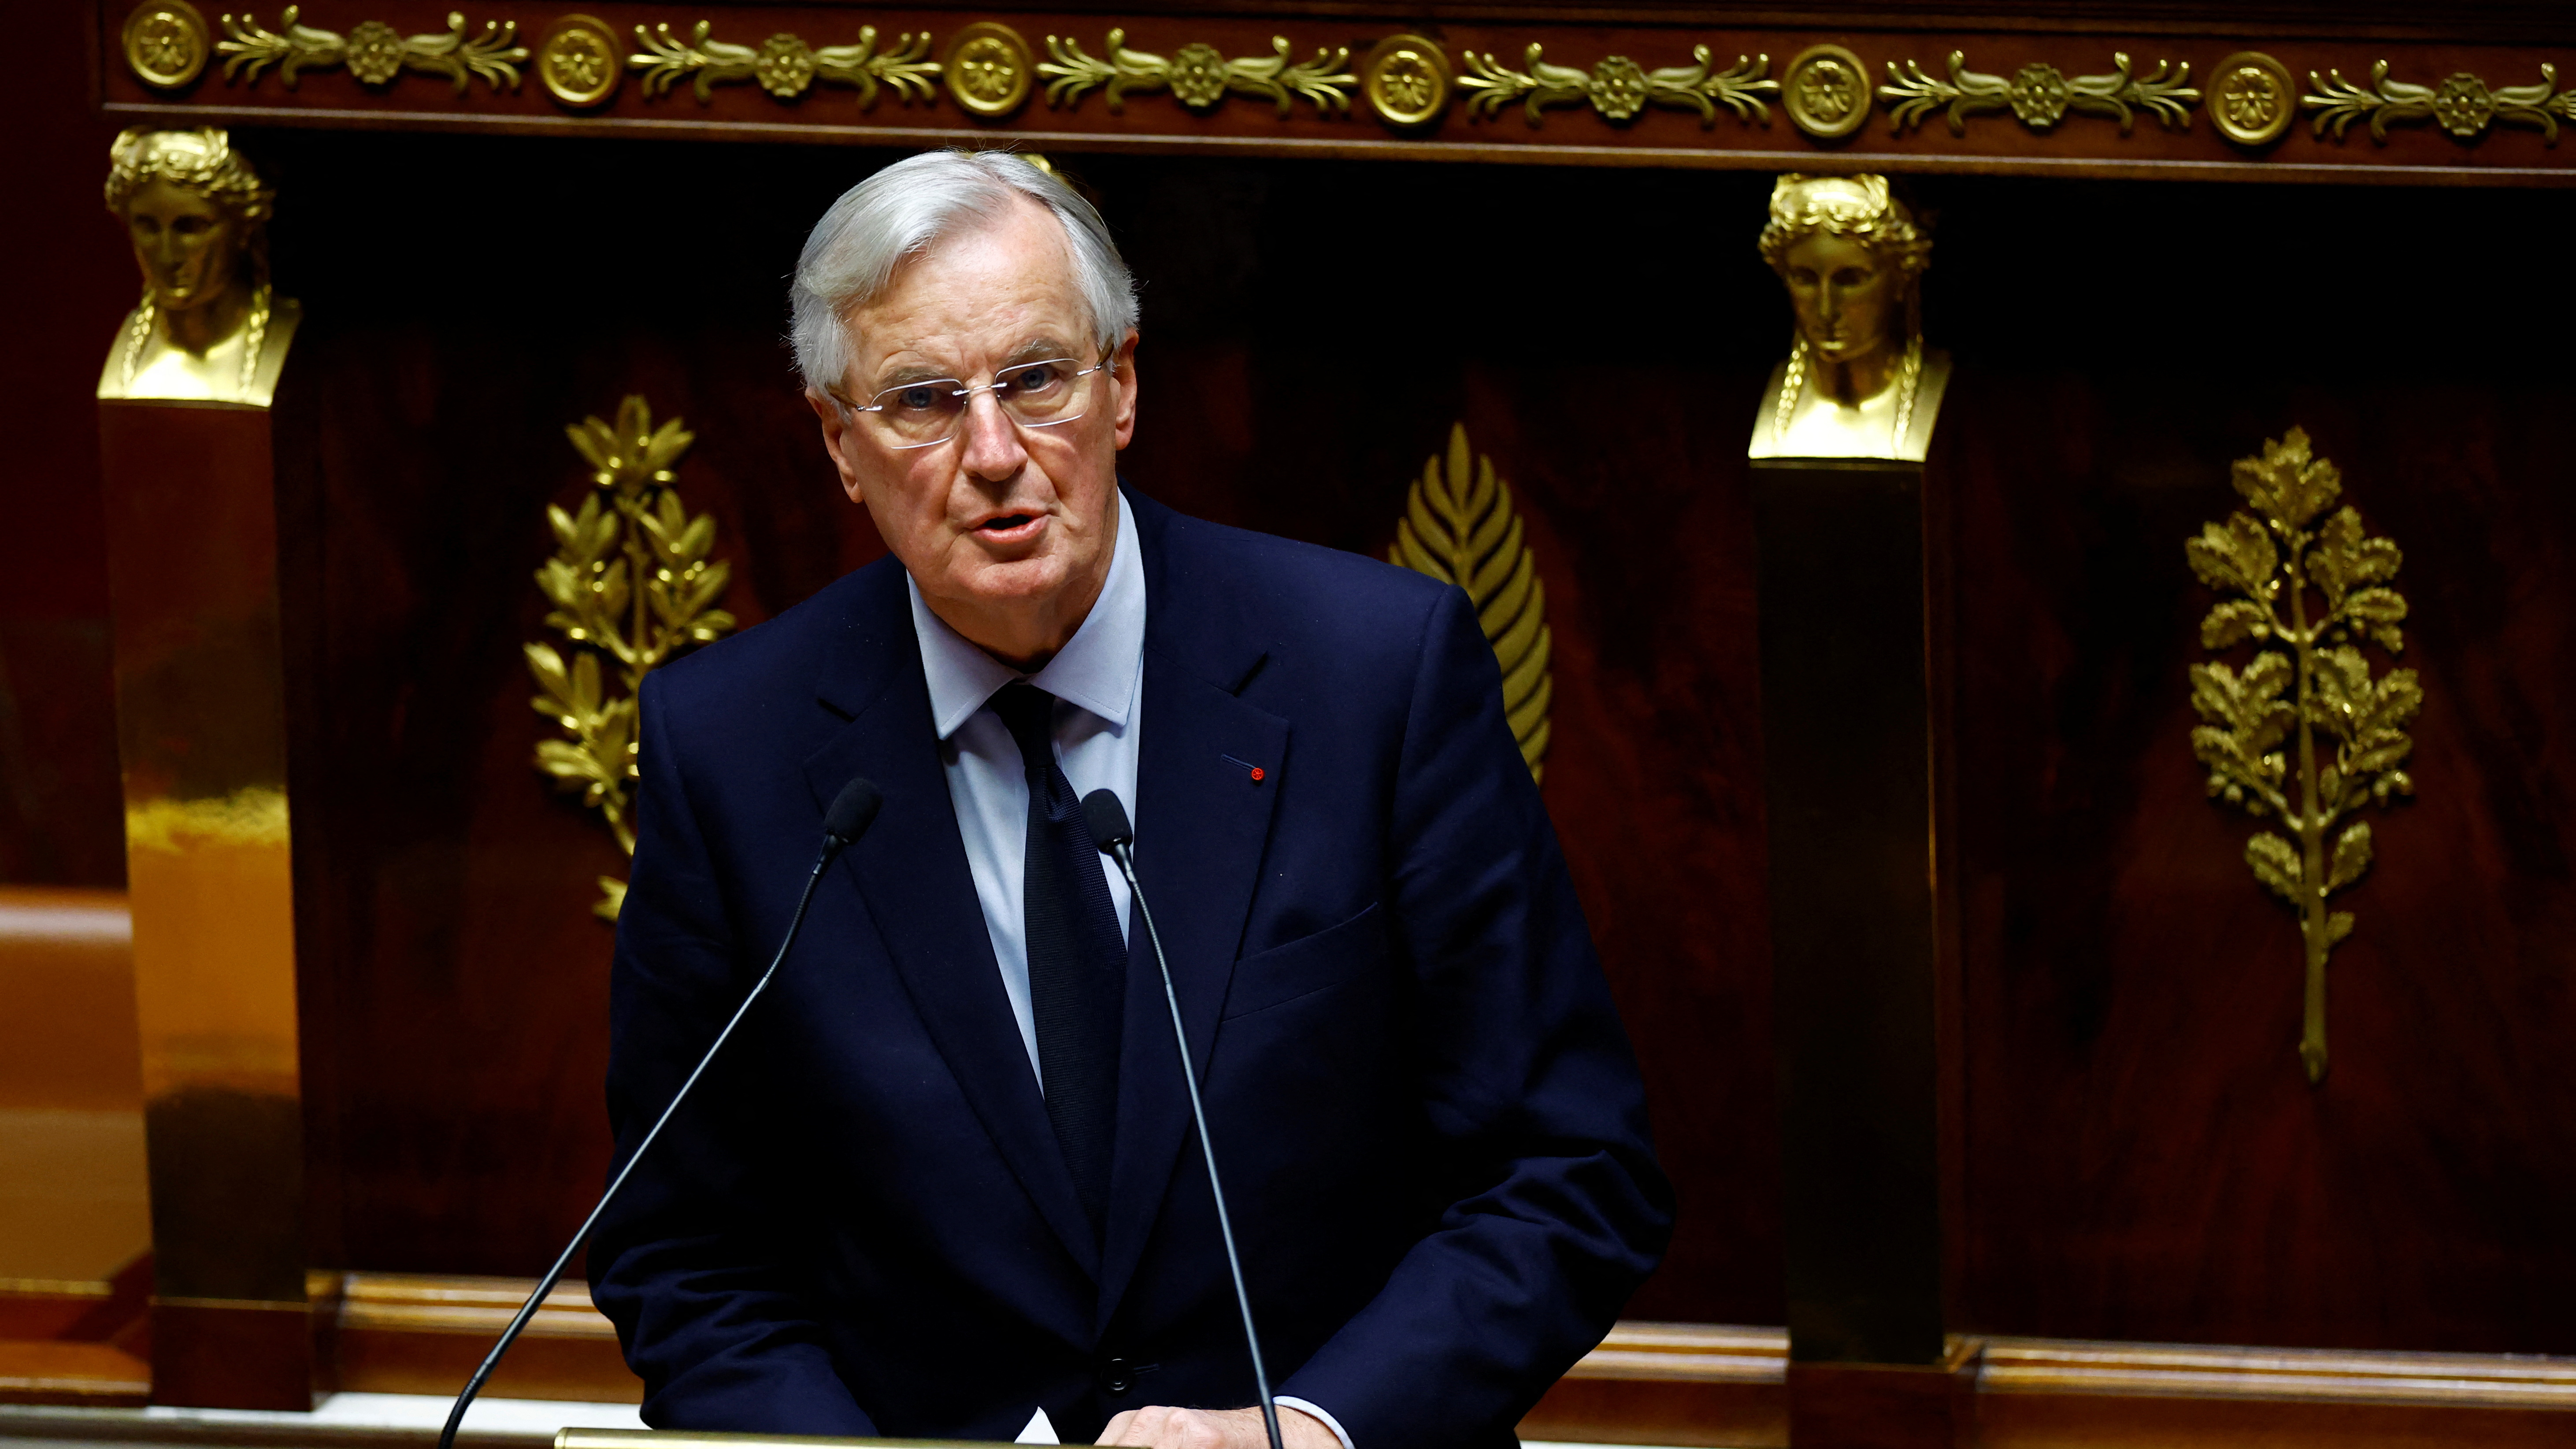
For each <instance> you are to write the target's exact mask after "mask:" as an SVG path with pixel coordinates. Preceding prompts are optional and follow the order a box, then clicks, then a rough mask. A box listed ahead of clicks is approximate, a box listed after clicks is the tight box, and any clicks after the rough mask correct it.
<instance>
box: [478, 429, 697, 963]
mask: <svg viewBox="0 0 2576 1449" xmlns="http://www.w3.org/2000/svg"><path fill="white" fill-rule="evenodd" d="M564 432H565V433H566V434H567V435H568V436H570V437H571V439H572V445H573V446H574V447H575V448H577V449H579V450H580V451H581V455H582V457H583V458H585V459H587V460H588V461H589V463H590V466H591V470H592V471H591V485H592V486H591V492H590V495H589V496H588V497H586V498H584V499H582V501H581V507H580V508H579V509H577V510H575V511H573V512H569V513H568V512H566V511H564V509H563V508H562V506H561V505H549V506H548V507H547V509H546V521H547V522H548V523H549V524H551V525H553V528H554V534H555V545H556V547H555V555H554V557H552V558H550V559H548V560H546V564H545V567H543V568H541V569H539V570H537V587H538V588H539V589H540V590H543V591H544V593H545V596H546V600H547V602H549V603H551V604H553V605H554V609H553V612H551V613H549V614H547V615H546V625H547V627H549V628H551V629H553V630H555V631H556V632H557V633H559V634H561V635H562V636H563V638H564V643H565V646H566V648H565V649H564V650H558V649H556V648H555V646H554V645H552V644H547V643H536V644H530V645H528V646H527V657H528V672H529V673H530V674H532V675H534V676H535V677H536V681H537V687H538V688H539V689H540V690H542V691H543V693H541V694H539V695H538V696H537V697H536V699H534V700H533V701H531V703H532V704H534V705H535V707H536V711H537V713H539V714H541V715H544V716H545V717H546V718H548V719H551V720H553V721H554V722H555V723H556V725H558V726H559V727H560V728H561V729H562V731H563V734H564V738H562V739H552V740H544V741H541V742H539V744H538V745H537V758H536V765H537V768H538V769H540V770H542V771H544V772H545V773H547V774H549V775H552V776H554V777H555V780H556V782H557V783H558V784H559V785H561V786H562V788H564V789H565V790H567V791H572V792H578V793H579V794H580V796H581V798H582V803H583V804H584V805H588V806H591V807H594V808H596V809H597V810H598V811H599V813H600V814H601V815H603V816H605V817H607V820H608V828H609V829H610V830H611V831H612V832H614V833H615V834H616V836H617V845H618V848H619V849H621V850H623V851H625V852H626V854H627V855H629V856H632V855H634V854H635V825H634V822H633V820H632V819H631V818H630V816H629V813H628V806H629V803H630V801H631V799H632V794H633V787H634V781H635V779H636V770H635V752H636V729H635V724H636V719H635V708H636V691H637V689H638V688H639V687H640V686H641V685H642V684H643V682H644V676H645V675H647V674H649V673H651V672H652V671H653V670H654V669H655V668H657V667H659V666H660V665H662V664H664V663H666V662H668V661H669V660H670V659H671V658H672V657H673V656H674V655H677V654H679V653H681V652H683V651H685V650H687V649H689V648H691V647H692V646H695V645H698V644H704V643H707V642H708V641H710V640H713V639H716V638H718V637H720V636H722V635H723V634H725V633H726V632H727V631H729V630H731V629H732V628H733V625H734V619H733V615H731V614H728V613H726V612H725V611H724V610H722V609H719V608H717V607H716V602H717V601H718V600H720V599H722V598H723V597H724V592H725V585H726V584H727V583H728V582H729V581H730V580H731V578H732V569H731V567H730V566H729V565H727V564H725V563H724V562H723V561H722V560H716V559H710V558H709V557H708V555H709V554H710V553H712V552H713V551H714V549H715V541H716V521H715V518H714V516H713V515H711V514H703V513H702V514H699V515H697V516H696V517H694V518H693V517H691V516H690V515H689V511H688V510H687V509H686V508H684V507H682V506H681V503H680V493H679V489H678V487H677V486H676V481H677V480H676V478H675V476H674V475H673V473H672V471H671V469H672V465H673V464H675V463H677V462H679V460H680V455H681V454H683V453H685V452H687V451H688V450H689V445H690V444H691V443H693V442H695V441H697V438H696V435H694V434H692V433H690V432H688V431H687V430H686V429H684V428H682V427H681V425H680V420H679V419H678V418H672V419H670V420H669V421H667V422H665V423H663V424H662V425H661V426H660V427H658V428H657V427H655V426H653V413H652V410H651V409H650V408H649V407H647V406H646V405H645V402H644V399H643V398H641V397H637V396H629V397H628V398H627V399H626V400H625V401H624V402H621V403H619V404H618V407H617V421H616V422H615V423H614V424H609V423H604V422H601V421H600V420H599V419H597V418H584V419H582V420H581V421H580V422H579V423H577V424H575V425H574V426H572V427H569V428H566V429H564ZM567 655H569V657H567ZM603 661H604V662H605V663H608V664H613V665H615V666H616V668H617V671H618V674H617V682H616V683H615V684H613V685H612V684H611V683H610V682H609V681H608V679H607V678H606V677H605V676H604V675H603V674H602V672H601V671H602V665H603ZM599 888H600V892H601V896H602V899H601V900H600V902H599V903H598V904H597V905H596V906H594V907H592V909H593V910H594V911H596V912H597V913H598V914H599V916H600V918H601V919H602V920H610V921H613V920H615V919H617V912H618V908H619V907H620V906H622V905H623V904H624V903H625V900H626V883H625V882H624V881H621V880H618V879H617V878H615V877H614V876H601V877H600V879H599Z"/></svg>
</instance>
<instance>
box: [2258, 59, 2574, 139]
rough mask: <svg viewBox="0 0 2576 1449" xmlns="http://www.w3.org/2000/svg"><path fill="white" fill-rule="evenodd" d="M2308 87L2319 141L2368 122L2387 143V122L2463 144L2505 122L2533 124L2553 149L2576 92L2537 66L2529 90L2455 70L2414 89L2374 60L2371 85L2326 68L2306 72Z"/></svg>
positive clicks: (2340, 135) (2553, 68)
mask: <svg viewBox="0 0 2576 1449" xmlns="http://www.w3.org/2000/svg"><path fill="white" fill-rule="evenodd" d="M2308 84H2310V85H2312V86H2315V87H2316V90H2315V91H2314V92H2313V93H2312V94H2310V95H2308V96H2306V97H2303V98H2302V104H2304V105H2306V106H2307V108H2308V109H2309V110H2312V111H2314V112H2316V115H2315V117H2314V118H2313V119H2312V120H2311V121H2310V122H2309V125H2310V127H2311V131H2312V134H2314V135H2316V136H2318V137H2320V138H2322V137H2323V136H2324V135H2325V134H2326V133H2327V132H2328V131H2332V132H2333V133H2334V138H2335V139H2336V140H2338V141H2340V140H2342V139H2343V135H2344V132H2346V131H2348V130H2350V129H2352V123H2353V122H2355V121H2358V120H2363V119H2367V120H2368V122H2369V124H2370V138H2371V139H2372V140H2374V141H2377V142H2378V143H2380V144H2381V145H2383V146H2385V145H2387V144H2388V126H2389V123H2390V122H2392V121H2395V122H2412V121H2427V120H2429V121H2432V122H2434V123H2435V124H2437V125H2439V126H2440V127H2441V128H2442V129H2443V130H2445V131H2448V132H2450V133H2451V134H2452V135H2453V136H2455V137H2457V138H2458V139H2460V140H2463V141H2474V140H2476V139H2478V138H2479V137H2480V136H2482V135H2485V134H2486V129H2487V127H2488V126H2489V125H2491V124H2493V123H2495V122H2497V121H2508V122H2511V123H2513V124H2515V125H2520V126H2536V127H2538V128H2539V129H2540V132H2541V134H2542V135H2543V136H2544V137H2546V138H2547V140H2548V143H2549V144H2550V145H2552V146H2555V145H2557V144H2558V118H2559V117H2561V116H2566V117H2570V118H2576V91H2561V90H2559V89H2558V67H2556V66H2554V65H2544V66H2542V67H2541V68H2540V83H2539V84H2538V85H2528V86H2496V87H2494V88H2492V89H2490V88H2489V87H2488V85H2487V83H2486V82H2485V81H2483V80H2480V79H2479V78H2478V77H2477V76H2475V75H2472V74H2470V73H2469V72H2467V71H2457V72H2454V73H2453V74H2451V75H2450V76H2448V77H2446V78H2445V79H2444V80H2443V82H2442V83H2441V84H2440V85H2438V86H2426V85H2416V84H2413V83H2411V82H2408V81H2397V80H2390V79H2389V78H2388V62H2386V61H2384V60H2383V61H2379V62H2377V63H2375V64H2373V65H2372V66H2371V68H2370V84H2368V85H2366V86H2365V85H2356V84H2355V83H2353V82H2351V81H2348V80H2345V79H2344V78H2343V72H2342V71H2339V70H2330V71H2327V72H2326V73H2325V75H2324V76H2322V77H2320V76H2319V75H2318V74H2317V73H2316V72H2315V71H2309V72H2308Z"/></svg>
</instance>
